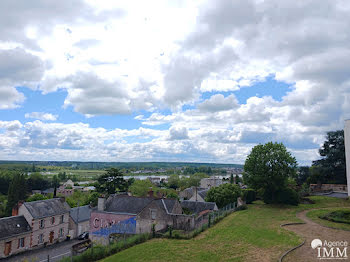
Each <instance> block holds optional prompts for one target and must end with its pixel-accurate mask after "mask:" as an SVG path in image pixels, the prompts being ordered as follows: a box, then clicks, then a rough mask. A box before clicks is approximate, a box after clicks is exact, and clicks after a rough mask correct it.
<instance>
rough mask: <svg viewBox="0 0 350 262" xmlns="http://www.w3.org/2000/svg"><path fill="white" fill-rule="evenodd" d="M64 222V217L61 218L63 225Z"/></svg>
mask: <svg viewBox="0 0 350 262" xmlns="http://www.w3.org/2000/svg"><path fill="white" fill-rule="evenodd" d="M63 221H64V215H62V216H61V224H62V223H63Z"/></svg>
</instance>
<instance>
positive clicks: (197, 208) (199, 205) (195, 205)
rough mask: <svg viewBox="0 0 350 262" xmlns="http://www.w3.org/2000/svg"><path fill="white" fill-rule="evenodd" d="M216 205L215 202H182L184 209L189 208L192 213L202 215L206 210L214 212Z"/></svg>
mask: <svg viewBox="0 0 350 262" xmlns="http://www.w3.org/2000/svg"><path fill="white" fill-rule="evenodd" d="M215 205H216V203H215V202H198V201H190V200H184V201H182V202H181V207H182V208H187V209H189V210H191V212H192V213H196V214H198V213H200V212H202V211H204V210H214V208H215Z"/></svg>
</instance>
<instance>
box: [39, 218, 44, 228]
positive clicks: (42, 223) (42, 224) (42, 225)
mask: <svg viewBox="0 0 350 262" xmlns="http://www.w3.org/2000/svg"><path fill="white" fill-rule="evenodd" d="M44 226H45V220H44V219H41V220H40V221H39V227H40V228H44Z"/></svg>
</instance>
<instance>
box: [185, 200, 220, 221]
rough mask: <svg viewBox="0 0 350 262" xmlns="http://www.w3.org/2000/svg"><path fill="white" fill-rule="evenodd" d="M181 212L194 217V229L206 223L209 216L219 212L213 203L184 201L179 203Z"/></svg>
mask: <svg viewBox="0 0 350 262" xmlns="http://www.w3.org/2000/svg"><path fill="white" fill-rule="evenodd" d="M181 207H182V210H183V211H184V212H186V213H190V214H193V215H194V219H195V224H196V227H198V226H200V225H203V224H206V223H208V220H209V214H210V213H212V212H214V211H217V210H219V209H218V207H217V206H216V203H215V202H199V201H191V200H184V201H182V202H181Z"/></svg>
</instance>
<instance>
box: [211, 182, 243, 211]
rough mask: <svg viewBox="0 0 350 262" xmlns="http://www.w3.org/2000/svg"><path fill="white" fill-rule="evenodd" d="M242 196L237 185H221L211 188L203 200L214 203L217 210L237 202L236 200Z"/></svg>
mask: <svg viewBox="0 0 350 262" xmlns="http://www.w3.org/2000/svg"><path fill="white" fill-rule="evenodd" d="M241 194H242V192H241V189H240V187H239V186H238V185H234V184H222V185H220V186H218V187H212V188H211V189H210V190H209V191H208V193H207V196H206V198H205V201H208V202H215V203H216V205H217V206H218V208H222V207H224V206H226V205H228V204H230V203H234V202H237V198H238V197H240V196H241Z"/></svg>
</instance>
